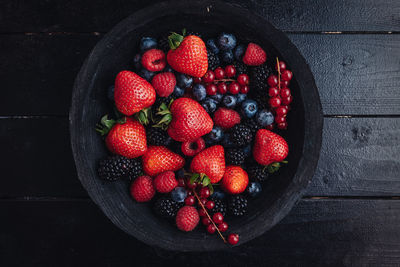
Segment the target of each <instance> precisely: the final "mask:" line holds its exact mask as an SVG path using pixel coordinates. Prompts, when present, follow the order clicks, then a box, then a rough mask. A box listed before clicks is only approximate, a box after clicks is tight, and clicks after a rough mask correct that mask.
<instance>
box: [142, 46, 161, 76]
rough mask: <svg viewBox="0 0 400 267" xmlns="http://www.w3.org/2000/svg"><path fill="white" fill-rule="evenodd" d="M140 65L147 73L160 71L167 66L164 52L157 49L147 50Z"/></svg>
mask: <svg viewBox="0 0 400 267" xmlns="http://www.w3.org/2000/svg"><path fill="white" fill-rule="evenodd" d="M142 65H143V67H144V68H145V69H147V70H149V71H162V70H163V69H164V68H165V66H166V65H167V63H166V62H165V54H164V52H163V51H161V50H159V49H150V50H147V51H146V52H145V53H144V54H143V56H142Z"/></svg>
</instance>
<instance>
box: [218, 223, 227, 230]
mask: <svg viewBox="0 0 400 267" xmlns="http://www.w3.org/2000/svg"><path fill="white" fill-rule="evenodd" d="M218 230H219V231H220V232H225V231H226V230H228V224H227V223H226V222H222V223H220V224H218Z"/></svg>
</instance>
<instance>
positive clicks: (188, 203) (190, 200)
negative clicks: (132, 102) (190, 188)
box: [185, 196, 196, 206]
mask: <svg viewBox="0 0 400 267" xmlns="http://www.w3.org/2000/svg"><path fill="white" fill-rule="evenodd" d="M195 203H196V199H195V197H194V196H187V197H186V198H185V205H186V206H193V205H194V204H195Z"/></svg>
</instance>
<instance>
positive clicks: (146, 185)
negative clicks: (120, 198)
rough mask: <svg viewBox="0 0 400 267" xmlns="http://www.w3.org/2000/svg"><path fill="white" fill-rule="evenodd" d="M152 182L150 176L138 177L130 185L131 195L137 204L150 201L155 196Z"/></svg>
mask: <svg viewBox="0 0 400 267" xmlns="http://www.w3.org/2000/svg"><path fill="white" fill-rule="evenodd" d="M155 193H156V190H154V186H153V180H152V179H151V177H150V176H139V177H138V178H136V179H135V181H133V183H132V185H131V195H132V197H133V198H134V199H135V200H136V201H137V202H147V201H150V200H151V199H152V198H153V196H154V195H155Z"/></svg>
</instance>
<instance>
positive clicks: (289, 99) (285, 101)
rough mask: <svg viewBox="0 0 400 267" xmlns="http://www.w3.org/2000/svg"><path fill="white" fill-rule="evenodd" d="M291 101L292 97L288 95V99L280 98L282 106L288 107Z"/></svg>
mask: <svg viewBox="0 0 400 267" xmlns="http://www.w3.org/2000/svg"><path fill="white" fill-rule="evenodd" d="M292 101H293V97H292V96H291V95H290V96H288V97H282V105H285V106H287V105H289V104H290V103H292Z"/></svg>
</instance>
